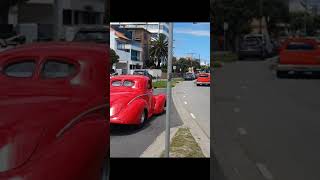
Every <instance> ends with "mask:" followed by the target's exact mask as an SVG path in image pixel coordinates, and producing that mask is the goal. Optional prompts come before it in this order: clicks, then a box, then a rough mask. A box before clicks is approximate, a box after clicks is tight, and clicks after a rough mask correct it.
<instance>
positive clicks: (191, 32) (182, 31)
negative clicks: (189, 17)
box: [175, 29, 210, 37]
mask: <svg viewBox="0 0 320 180" xmlns="http://www.w3.org/2000/svg"><path fill="white" fill-rule="evenodd" d="M175 33H178V34H189V35H193V36H206V37H210V31H209V30H193V29H175Z"/></svg>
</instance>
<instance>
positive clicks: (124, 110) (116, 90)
mask: <svg viewBox="0 0 320 180" xmlns="http://www.w3.org/2000/svg"><path fill="white" fill-rule="evenodd" d="M165 107H166V96H165V94H158V95H154V94H153V88H152V80H151V79H150V78H149V77H147V76H142V75H120V76H114V77H112V78H111V79H110V123H111V124H127V125H137V126H138V127H139V128H141V127H142V126H143V125H144V124H145V122H146V120H147V119H148V118H151V116H153V115H157V114H161V113H163V112H164V111H165Z"/></svg>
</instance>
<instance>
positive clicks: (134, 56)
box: [110, 28, 143, 74]
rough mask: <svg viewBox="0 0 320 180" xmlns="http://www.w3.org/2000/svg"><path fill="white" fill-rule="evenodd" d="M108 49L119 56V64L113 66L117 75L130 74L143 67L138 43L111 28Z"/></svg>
mask: <svg viewBox="0 0 320 180" xmlns="http://www.w3.org/2000/svg"><path fill="white" fill-rule="evenodd" d="M110 48H111V49H113V50H114V51H115V52H116V54H117V55H118V56H119V62H118V63H117V64H114V65H113V69H116V71H117V72H118V73H119V74H131V73H132V71H133V70H134V69H141V68H142V67H143V62H142V57H141V51H142V48H141V46H140V43H139V42H136V41H134V40H132V39H130V38H128V37H126V36H125V34H123V33H121V32H119V31H116V30H115V29H113V28H110Z"/></svg>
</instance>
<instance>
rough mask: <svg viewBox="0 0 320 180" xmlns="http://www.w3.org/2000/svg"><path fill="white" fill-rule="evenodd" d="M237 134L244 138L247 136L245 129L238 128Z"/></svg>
mask: <svg viewBox="0 0 320 180" xmlns="http://www.w3.org/2000/svg"><path fill="white" fill-rule="evenodd" d="M238 132H239V134H240V135H241V136H244V135H247V134H248V133H247V131H246V129H244V128H238Z"/></svg>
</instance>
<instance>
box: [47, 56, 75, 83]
mask: <svg viewBox="0 0 320 180" xmlns="http://www.w3.org/2000/svg"><path fill="white" fill-rule="evenodd" d="M75 72H76V66H75V65H74V64H71V63H67V62H63V61H59V60H47V61H46V63H45V64H44V66H43V68H42V71H41V77H42V78H45V79H52V78H65V77H70V76H72V75H74V73H75Z"/></svg>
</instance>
